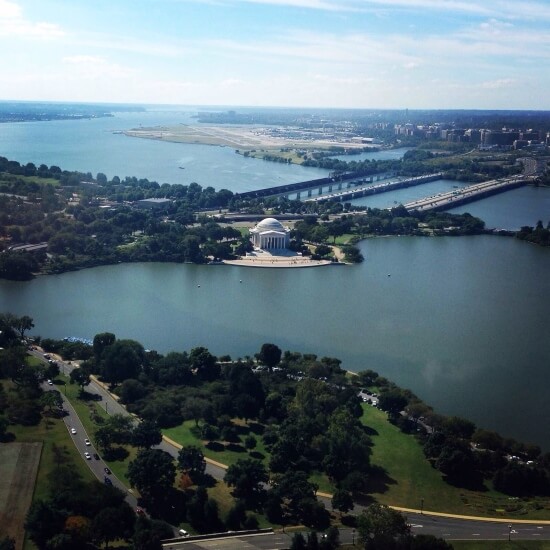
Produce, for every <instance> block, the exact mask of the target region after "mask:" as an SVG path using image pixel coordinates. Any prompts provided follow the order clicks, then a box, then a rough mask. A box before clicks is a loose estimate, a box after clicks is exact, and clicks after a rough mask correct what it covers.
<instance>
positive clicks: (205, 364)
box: [189, 347, 221, 382]
mask: <svg viewBox="0 0 550 550" xmlns="http://www.w3.org/2000/svg"><path fill="white" fill-rule="evenodd" d="M189 360H190V362H191V368H192V369H195V370H196V372H197V375H198V377H199V378H200V379H201V380H204V381H206V382H212V381H213V380H217V379H218V378H219V377H220V372H221V369H220V366H219V365H218V364H217V362H216V357H215V356H214V355H212V354H211V353H210V352H209V351H208V350H207V349H206V348H203V347H198V348H193V349H192V350H191V352H190V353H189Z"/></svg>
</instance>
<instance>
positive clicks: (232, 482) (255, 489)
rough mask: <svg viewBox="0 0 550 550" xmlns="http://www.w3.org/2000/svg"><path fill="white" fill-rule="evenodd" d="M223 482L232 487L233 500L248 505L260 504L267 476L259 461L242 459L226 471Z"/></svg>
mask: <svg viewBox="0 0 550 550" xmlns="http://www.w3.org/2000/svg"><path fill="white" fill-rule="evenodd" d="M223 479H224V481H225V482H226V483H227V485H229V486H230V487H233V488H234V489H233V495H234V496H235V498H241V499H243V500H244V501H245V502H247V503H249V504H257V503H259V502H261V501H262V500H263V498H264V496H265V488H264V484H265V483H267V481H268V479H269V476H268V475H267V471H266V469H265V467H264V465H263V464H262V463H261V462H260V461H259V460H254V459H252V458H243V459H240V460H237V462H235V464H232V465H231V466H229V468H228V469H227V471H226V473H225V476H224V478H223Z"/></svg>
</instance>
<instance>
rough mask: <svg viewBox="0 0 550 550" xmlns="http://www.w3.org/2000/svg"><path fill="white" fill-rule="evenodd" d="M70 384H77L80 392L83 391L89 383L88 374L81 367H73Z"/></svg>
mask: <svg viewBox="0 0 550 550" xmlns="http://www.w3.org/2000/svg"><path fill="white" fill-rule="evenodd" d="M70 380H71V384H77V385H78V386H79V387H80V394H81V395H82V394H83V393H84V388H85V387H86V386H88V385H89V384H90V375H89V374H87V373H86V372H85V371H84V370H83V369H81V368H78V369H73V370H72V371H71V374H70Z"/></svg>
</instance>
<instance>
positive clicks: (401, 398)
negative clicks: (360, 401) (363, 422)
mask: <svg viewBox="0 0 550 550" xmlns="http://www.w3.org/2000/svg"><path fill="white" fill-rule="evenodd" d="M407 403H408V399H407V398H406V397H405V395H404V394H403V391H402V390H399V389H392V390H388V391H385V392H382V393H381V394H380V396H379V398H378V406H379V407H380V408H381V409H382V410H383V411H386V412H387V413H388V416H390V418H391V417H393V418H396V417H397V415H398V414H399V413H400V412H401V411H402V410H403V409H404V408H405V407H406V406H407Z"/></svg>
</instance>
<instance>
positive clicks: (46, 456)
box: [8, 418, 94, 501]
mask: <svg viewBox="0 0 550 550" xmlns="http://www.w3.org/2000/svg"><path fill="white" fill-rule="evenodd" d="M8 431H9V432H11V433H13V434H15V441H19V442H32V441H41V442H42V443H43V447H42V456H41V457H40V464H39V466H38V474H37V477H36V486H35V488H34V494H33V501H34V500H36V499H40V498H45V496H46V494H47V485H48V481H47V480H48V475H49V474H50V472H52V470H53V469H54V465H55V455H54V452H53V447H54V445H56V446H57V447H59V448H63V454H64V455H65V456H66V457H67V458H68V459H69V460H70V461H72V462H73V463H74V470H75V472H78V473H79V474H80V475H81V476H82V478H83V479H84V480H85V481H91V480H92V479H94V476H93V474H92V473H91V472H90V469H89V468H88V467H87V466H86V463H85V462H84V461H83V460H82V457H81V456H80V453H79V452H78V451H77V449H76V447H75V446H74V444H73V442H72V440H71V436H70V435H69V432H68V431H67V428H66V427H65V424H64V423H63V420H61V419H51V418H47V419H45V418H43V419H42V420H41V421H40V424H38V425H37V426H19V425H16V426H13V425H10V426H9V428H8Z"/></svg>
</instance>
